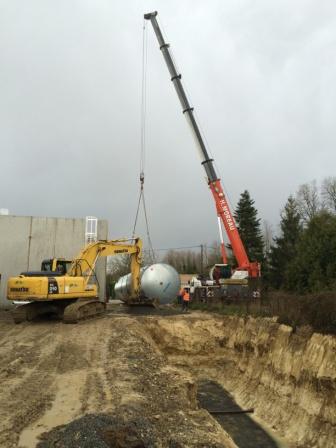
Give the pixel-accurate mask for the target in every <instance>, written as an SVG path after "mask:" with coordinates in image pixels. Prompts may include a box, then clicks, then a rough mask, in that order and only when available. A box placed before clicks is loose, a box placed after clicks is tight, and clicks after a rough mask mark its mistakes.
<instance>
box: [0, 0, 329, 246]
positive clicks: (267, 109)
mask: <svg viewBox="0 0 336 448" xmlns="http://www.w3.org/2000/svg"><path fill="white" fill-rule="evenodd" d="M152 10H158V11H159V18H160V23H161V24H162V25H163V28H164V31H165V33H166V38H167V41H168V42H169V43H170V44H171V49H172V51H173V54H174V57H175V59H176V61H177V64H178V67H179V69H180V71H181V72H182V74H183V81H184V83H185V86H186V88H187V91H188V93H189V96H190V100H191V103H192V104H193V105H194V106H195V111H196V113H197V116H198V118H199V121H200V124H201V127H202V129H203V131H204V134H205V136H206V139H207V141H208V144H209V149H210V152H211V153H212V155H213V157H214V158H215V161H216V164H217V167H218V171H219V172H220V175H221V177H222V180H223V183H224V187H225V191H226V193H227V195H228V197H229V200H230V202H231V204H232V206H233V207H235V205H236V203H237V200H238V198H239V195H240V193H241V192H242V191H243V190H245V189H248V190H249V191H250V193H251V196H252V197H253V198H254V200H255V204H256V207H257V208H258V210H259V217H260V218H262V219H265V220H267V221H268V222H270V223H272V225H273V228H274V231H276V228H277V223H278V221H279V212H280V210H281V208H282V207H283V205H284V203H285V202H286V199H287V197H288V196H289V195H290V194H291V193H295V191H296V190H297V188H298V186H299V185H300V184H302V183H304V182H309V181H311V180H313V179H316V180H317V182H320V181H321V180H322V179H323V178H324V177H327V176H333V175H335V165H336V163H335V162H336V151H335V143H336V126H335V124H336V123H335V121H336V118H335V117H336V87H335V80H336V58H335V54H336V2H335V1H334V0H330V1H329V0H319V1H317V0H274V1H270V0H225V1H223V0H218V1H217V0H216V1H215V0H208V1H206V2H205V1H199V0H170V1H169V2H168V1H163V0H161V1H154V0H153V1H145V0H142V1H140V0H139V1H124V2H117V1H113V0H57V1H51V0H0V61H1V66H0V152H1V158H0V173H1V175H0V208H1V207H5V208H8V209H9V210H10V212H11V214H16V215H38V216H62V217H84V216H86V215H95V216H97V217H99V218H106V219H108V220H109V226H110V236H111V237H113V238H114V237H121V236H128V235H130V234H131V230H132V226H133V221H134V215H135V209H136V203H137V196H138V177H139V157H140V104H141V70H142V32H143V31H142V27H143V13H145V12H150V11H152ZM147 85H148V95H147V111H148V115H147V147H146V187H145V188H146V200H147V205H148V209H149V217H150V225H151V234H152V240H153V245H154V247H176V246H188V245H193V244H200V243H212V242H213V241H214V240H216V239H217V238H218V236H217V222H216V219H217V218H216V213H215V209H214V204H213V201H212V197H211V195H210V192H209V190H208V187H207V184H206V182H205V180H204V174H203V168H202V166H201V165H200V160H199V158H198V153H197V150H196V148H195V144H194V141H193V138H192V136H191V133H190V130H189V128H188V125H187V123H186V121H185V118H184V117H183V115H182V113H181V108H180V104H179V102H178V99H177V96H176V93H175V90H174V88H173V86H172V84H171V82H170V78H169V75H168V71H167V68H166V66H165V64H164V61H163V58H162V55H161V53H160V51H159V49H158V44H157V41H156V38H155V36H154V33H153V30H152V28H151V26H150V24H149V23H148V77H147ZM139 233H140V234H141V235H143V236H144V237H145V235H144V226H143V221H141V222H140V227H139Z"/></svg>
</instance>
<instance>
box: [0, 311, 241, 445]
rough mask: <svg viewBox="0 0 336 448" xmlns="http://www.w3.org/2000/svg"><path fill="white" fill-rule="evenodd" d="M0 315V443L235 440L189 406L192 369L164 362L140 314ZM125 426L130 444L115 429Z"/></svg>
mask: <svg viewBox="0 0 336 448" xmlns="http://www.w3.org/2000/svg"><path fill="white" fill-rule="evenodd" d="M157 319H158V320H159V319H165V317H157ZM0 321H1V322H0V357H1V360H2V363H1V366H0V381H1V392H0V421H1V425H0V426H1V429H0V446H1V447H4V448H10V447H17V446H19V447H22V448H23V447H26V448H27V447H28V448H30V447H35V446H36V445H37V444H38V446H41V447H44V448H47V447H51V446H56V445H55V443H56V444H57V446H58V447H69V446H80V447H82V448H83V447H92V446H97V447H98V446H99V447H108V446H120V447H121V446H127V447H131V446H143V447H157V448H160V447H171V448H173V447H174V448H182V447H183V448H184V447H199V448H201V447H207V448H210V447H212V448H221V447H227V448H233V447H235V446H236V445H235V444H234V443H233V442H232V440H231V439H230V437H229V436H228V435H227V434H226V433H225V431H224V430H223V428H222V427H221V426H220V425H219V424H218V423H217V421H216V420H214V419H213V418H212V417H211V416H210V415H209V414H208V413H207V412H206V411H205V410H202V409H199V408H198V406H197V403H196V387H195V383H194V380H193V378H192V377H191V375H190V374H188V373H186V372H184V371H182V372H181V371H180V370H179V369H177V368H175V367H172V366H170V365H169V364H168V363H167V358H166V357H165V356H164V355H163V354H162V352H161V351H160V350H159V349H158V348H157V346H156V345H155V343H154V342H153V340H152V339H151V337H150V335H149V333H148V330H147V328H146V325H144V323H143V322H142V321H141V318H137V317H128V316H105V317H103V318H101V319H96V320H92V321H87V322H83V323H81V324H78V325H64V324H62V323H60V322H53V321H45V322H36V323H25V324H20V325H14V324H13V323H12V321H11V319H10V318H9V316H7V317H6V316H5V317H4V316H3V315H2V316H0ZM83 416H86V417H84V418H83V419H81V417H83ZM71 422H72V423H71ZM63 425H68V426H65V427H64V426H63ZM90 425H92V426H90ZM111 425H112V426H111ZM57 426H60V427H59V428H56V429H55V427H57ZM129 428H131V430H129ZM102 431H103V432H104V434H103V433H102ZM130 431H131V432H132V434H131V435H132V437H133V439H134V440H135V442H134V443H135V445H131V444H130V443H131V442H129V441H128V439H125V438H124V436H125V437H129V432H130ZM107 436H108V438H107V439H106V441H104V440H105V439H104V440H103V438H104V437H107ZM116 438H119V439H120V438H122V439H123V441H121V442H120V444H119V445H115V444H113V443H114V442H113V443H112V442H111V440H115V439H116ZM109 441H110V442H109ZM132 443H133V442H132Z"/></svg>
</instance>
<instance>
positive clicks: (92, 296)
mask: <svg viewBox="0 0 336 448" xmlns="http://www.w3.org/2000/svg"><path fill="white" fill-rule="evenodd" d="M120 254H128V255H130V258H131V278H132V281H131V288H130V298H129V299H130V302H132V301H133V302H134V303H136V302H137V301H138V300H139V295H140V265H141V256H142V241H141V240H140V238H135V239H133V240H132V243H130V240H127V239H120V240H110V241H97V242H95V243H92V244H89V245H88V246H86V247H85V248H84V249H82V250H81V252H80V253H79V254H78V256H77V257H76V258H74V259H73V260H72V261H71V264H70V266H69V267H68V266H66V264H65V263H63V264H62V263H61V264H60V263H58V264H57V261H54V262H53V263H52V264H51V265H50V271H48V270H41V271H34V272H23V273H22V274H20V275H19V276H18V277H11V278H10V279H9V280H8V284H7V298H8V300H11V301H14V302H15V304H16V305H17V306H16V308H15V309H14V310H13V311H12V315H13V319H14V322H15V323H20V322H24V321H30V320H33V319H34V318H35V317H37V316H38V315H41V314H48V313H54V314H55V313H56V314H57V315H58V316H59V317H63V321H64V322H65V323H76V322H78V321H79V320H82V319H86V318H89V317H91V316H95V315H98V314H101V313H104V311H105V308H106V303H104V302H101V301H99V298H98V286H97V282H96V281H95V271H94V269H95V265H96V262H97V260H98V258H99V257H107V256H113V255H120ZM53 260H57V259H53ZM53 260H50V261H53ZM58 260H60V259H58ZM57 266H61V267H62V266H63V269H61V268H59V269H57ZM66 267H68V269H67V272H66ZM52 269H55V270H52ZM20 303H21V304H20Z"/></svg>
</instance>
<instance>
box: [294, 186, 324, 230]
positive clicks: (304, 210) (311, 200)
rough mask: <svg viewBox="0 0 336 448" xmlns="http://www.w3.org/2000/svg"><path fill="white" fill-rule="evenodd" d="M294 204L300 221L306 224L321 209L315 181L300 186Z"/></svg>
mask: <svg viewBox="0 0 336 448" xmlns="http://www.w3.org/2000/svg"><path fill="white" fill-rule="evenodd" d="M296 202H297V205H298V210H299V213H300V216H301V219H302V220H303V221H304V222H305V223H308V222H309V221H310V220H311V219H312V218H313V217H314V216H315V215H316V214H317V213H318V212H319V210H321V207H322V204H321V201H320V198H319V193H318V188H317V185H316V181H315V180H313V181H312V182H310V183H307V184H302V185H300V187H299V189H298V191H297V193H296Z"/></svg>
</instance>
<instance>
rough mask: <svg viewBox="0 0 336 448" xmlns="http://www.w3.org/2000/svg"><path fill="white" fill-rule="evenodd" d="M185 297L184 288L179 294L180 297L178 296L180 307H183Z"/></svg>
mask: <svg viewBox="0 0 336 448" xmlns="http://www.w3.org/2000/svg"><path fill="white" fill-rule="evenodd" d="M183 296H184V288H181V289H180V291H179V293H178V296H177V303H178V305H182V303H183Z"/></svg>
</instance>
